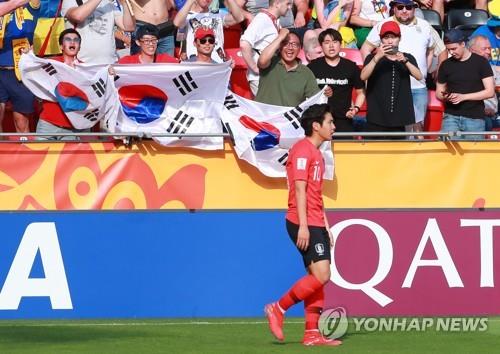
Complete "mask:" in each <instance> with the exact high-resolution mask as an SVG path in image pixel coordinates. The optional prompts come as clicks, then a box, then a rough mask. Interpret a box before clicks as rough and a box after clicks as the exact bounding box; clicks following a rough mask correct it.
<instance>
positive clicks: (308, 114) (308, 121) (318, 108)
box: [300, 103, 331, 136]
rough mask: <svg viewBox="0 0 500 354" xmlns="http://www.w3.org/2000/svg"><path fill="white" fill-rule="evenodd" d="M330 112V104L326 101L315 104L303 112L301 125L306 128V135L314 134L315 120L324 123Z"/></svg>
mask: <svg viewBox="0 0 500 354" xmlns="http://www.w3.org/2000/svg"><path fill="white" fill-rule="evenodd" d="M327 113H331V112H330V106H329V105H327V104H326V103H323V104H313V105H312V106H310V107H309V108H308V109H306V110H305V111H304V113H302V117H301V118H300V125H301V127H302V128H303V129H304V133H305V135H306V136H311V135H312V131H313V129H312V126H313V123H314V122H317V123H319V124H323V121H324V120H325V115H326V114H327Z"/></svg>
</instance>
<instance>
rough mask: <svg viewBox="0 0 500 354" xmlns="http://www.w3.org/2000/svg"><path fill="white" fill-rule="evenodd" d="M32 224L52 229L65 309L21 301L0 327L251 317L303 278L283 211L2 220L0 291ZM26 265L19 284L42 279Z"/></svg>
mask: <svg viewBox="0 0 500 354" xmlns="http://www.w3.org/2000/svg"><path fill="white" fill-rule="evenodd" d="M42 222H43V223H53V224H54V225H55V229H56V231H57V238H58V240H59V246H60V253H61V255H62V258H63V262H64V269H65V273H66V278H67V283H68V288H69V293H70V296H71V302H72V307H73V309H69V310H61V309H56V310H54V309H52V306H51V301H50V299H49V297H47V296H45V297H23V298H22V300H21V302H20V305H19V308H18V309H17V310H5V309H4V310H0V318H4V319H7V318H120V317H129V318H130V317H226V316H242V317H243V316H261V315H263V312H262V309H263V306H264V304H266V303H267V302H270V301H272V300H274V299H276V298H277V297H278V296H279V295H281V294H282V293H283V292H284V291H285V290H287V289H288V288H289V287H290V286H291V285H292V283H293V282H294V281H295V280H296V279H297V278H298V277H299V276H301V275H302V274H304V270H303V266H302V261H301V258H300V256H299V255H298V253H297V251H296V250H295V249H294V247H293V245H292V243H291V242H290V241H289V239H288V236H287V234H286V231H285V226H284V212H283V211H265V212H255V211H251V212H250V211H241V212H239V211H231V212H229V211H205V212H163V211H160V212H36V213H30V212H23V213H8V212H6V213H0V223H1V224H2V238H1V239H2V244H1V247H0V286H3V285H4V282H5V280H6V277H7V274H8V272H9V269H10V268H11V264H12V262H13V260H14V258H15V255H16V252H17V250H18V248H19V245H20V242H21V239H22V238H23V235H24V234H25V231H26V229H27V228H28V225H30V224H32V223H42ZM31 236H33V235H31ZM25 237H26V236H25ZM35 237H43V235H35ZM34 259H35V261H34V263H33V267H32V269H31V273H30V276H29V277H30V278H44V277H45V275H44V269H43V267H42V260H41V256H40V254H39V252H38V254H37V255H36V257H35V258H34ZM4 288H5V287H4ZM4 288H2V292H3V291H5V289H4ZM0 294H1V293H0ZM3 295H5V294H3ZM0 298H1V296H0ZM300 307H301V306H296V307H295V308H294V309H293V310H292V311H291V312H290V313H289V314H290V315H299V314H301V313H302V309H301V308H300Z"/></svg>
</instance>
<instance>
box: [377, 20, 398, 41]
mask: <svg viewBox="0 0 500 354" xmlns="http://www.w3.org/2000/svg"><path fill="white" fill-rule="evenodd" d="M387 33H392V34H394V35H396V36H398V37H401V30H400V29H399V25H398V23H397V22H395V21H387V22H384V23H383V24H382V27H380V38H382V37H384V36H385V35H386V34H387Z"/></svg>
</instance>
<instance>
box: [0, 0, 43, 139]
mask: <svg viewBox="0 0 500 354" xmlns="http://www.w3.org/2000/svg"><path fill="white" fill-rule="evenodd" d="M26 3H27V4H26V5H23V6H20V7H18V8H17V9H16V11H13V12H12V13H7V14H5V15H3V17H1V18H0V21H1V23H0V69H1V70H0V131H2V123H3V118H4V113H5V103H7V101H9V100H10V101H11V102H12V106H13V117H14V125H15V127H16V131H17V132H19V133H27V132H29V115H30V114H32V113H33V111H34V107H33V105H34V102H35V96H33V94H32V93H31V91H30V90H28V89H27V88H26V87H25V86H24V85H23V83H22V82H21V76H20V73H19V59H20V57H21V53H22V52H25V51H27V50H29V48H30V45H32V44H33V34H34V32H35V27H36V23H37V20H38V14H39V10H40V1H39V0H31V1H30V2H27V1H26ZM4 9H5V10H6V9H8V7H4ZM11 11H12V10H11Z"/></svg>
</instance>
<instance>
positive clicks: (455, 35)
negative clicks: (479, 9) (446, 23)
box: [443, 28, 467, 44]
mask: <svg viewBox="0 0 500 354" xmlns="http://www.w3.org/2000/svg"><path fill="white" fill-rule="evenodd" d="M466 40H467V36H466V35H465V33H464V32H463V31H462V30H459V29H456V28H453V29H451V30H449V31H448V32H446V33H445V34H444V39H443V42H444V44H451V43H460V42H465V41H466Z"/></svg>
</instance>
